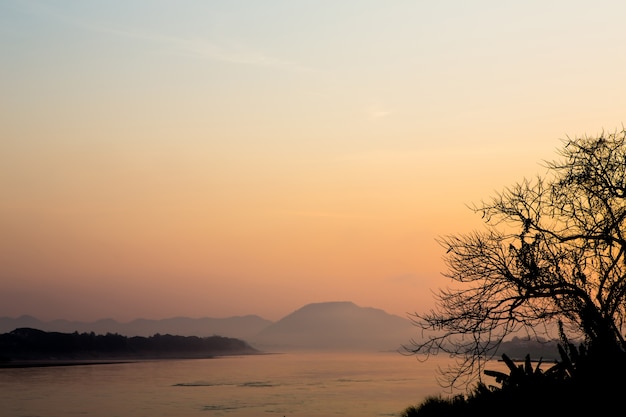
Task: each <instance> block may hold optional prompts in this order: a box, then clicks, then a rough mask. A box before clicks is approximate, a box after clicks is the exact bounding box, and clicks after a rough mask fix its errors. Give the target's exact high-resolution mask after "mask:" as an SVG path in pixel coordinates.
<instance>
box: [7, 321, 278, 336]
mask: <svg viewBox="0 0 626 417" xmlns="http://www.w3.org/2000/svg"><path fill="white" fill-rule="evenodd" d="M270 324H272V321H270V320H266V319H263V318H261V317H259V316H253V315H250V316H237V317H228V318H207V317H205V318H189V317H173V318H168V319H162V320H148V319H136V320H133V321H130V322H128V323H120V322H117V321H115V320H112V319H103V320H97V321H93V322H83V321H68V320H52V321H41V320H39V319H37V318H35V317H32V316H20V317H17V318H10V317H0V333H6V332H10V331H12V330H14V329H17V328H23V327H27V328H32V329H39V330H43V331H46V332H61V333H73V332H79V333H83V332H87V333H90V332H94V333H96V334H106V333H117V334H120V335H123V336H129V337H132V336H143V337H148V336H153V335H155V334H157V333H158V334H171V335H177V336H197V337H208V336H214V335H218V336H224V337H235V338H239V339H244V340H246V339H249V338H251V337H252V336H255V335H256V334H258V333H259V332H260V331H261V330H263V329H264V328H266V327H267V326H269V325H270Z"/></svg>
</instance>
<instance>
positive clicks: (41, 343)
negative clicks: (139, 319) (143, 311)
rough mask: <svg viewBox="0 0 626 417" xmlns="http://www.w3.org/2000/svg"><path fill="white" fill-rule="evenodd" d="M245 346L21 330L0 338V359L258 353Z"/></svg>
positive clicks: (218, 339)
mask: <svg viewBox="0 0 626 417" xmlns="http://www.w3.org/2000/svg"><path fill="white" fill-rule="evenodd" d="M255 352H256V350H255V349H253V348H252V347H251V346H249V345H248V344H247V343H246V342H244V341H242V340H239V339H233V338H228V337H222V336H211V337H204V338H201V337H195V336H173V335H169V334H167V335H160V334H158V333H157V334H155V335H154V336H150V337H140V336H133V337H126V336H122V335H119V334H112V333H107V334H106V335H96V334H94V333H93V332H91V333H78V332H74V333H59V332H44V331H42V330H37V329H30V328H20V329H15V330H13V331H12V332H9V333H4V334H0V358H3V361H4V362H7V361H10V360H32V359H39V360H41V359H59V358H64V359H85V358H91V359H94V358H113V357H117V358H119V357H125V358H136V357H140V358H146V357H152V358H154V357H178V356H180V355H181V354H182V355H184V356H186V357H187V356H198V357H201V356H204V357H207V356H210V355H224V354H233V353H237V354H241V353H255Z"/></svg>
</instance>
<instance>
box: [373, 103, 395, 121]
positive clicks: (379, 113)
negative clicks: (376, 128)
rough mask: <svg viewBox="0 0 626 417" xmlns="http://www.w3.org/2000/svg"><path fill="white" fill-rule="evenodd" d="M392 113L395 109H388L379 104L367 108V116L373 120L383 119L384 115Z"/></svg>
mask: <svg viewBox="0 0 626 417" xmlns="http://www.w3.org/2000/svg"><path fill="white" fill-rule="evenodd" d="M392 113H393V111H391V110H390V109H386V108H382V107H378V106H373V107H370V108H369V109H367V116H368V117H369V118H370V119H371V120H378V119H382V118H383V117H387V116H389V115H390V114H392Z"/></svg>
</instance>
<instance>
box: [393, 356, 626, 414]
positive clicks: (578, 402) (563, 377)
mask: <svg viewBox="0 0 626 417" xmlns="http://www.w3.org/2000/svg"><path fill="white" fill-rule="evenodd" d="M559 351H560V354H561V360H560V361H557V363H556V364H554V365H552V366H551V367H550V368H548V370H546V371H543V370H542V369H541V365H542V363H541V361H539V362H538V363H537V364H536V365H533V363H532V362H531V360H530V355H527V356H526V358H525V360H524V361H523V363H521V364H517V363H515V362H514V361H513V360H511V359H510V358H509V357H508V356H507V355H506V354H503V355H502V360H503V361H504V363H505V364H506V365H507V367H508V369H509V373H508V374H507V373H505V372H501V371H492V370H485V371H484V373H485V374H486V375H488V376H491V377H494V378H495V379H496V383H499V384H500V387H496V386H487V385H485V384H484V383H483V382H478V383H477V384H476V385H475V387H474V389H473V391H471V392H470V393H469V394H468V395H455V396H452V397H450V398H442V397H441V396H438V397H432V396H431V397H428V398H426V399H425V400H424V401H423V402H422V403H421V404H419V405H417V406H409V407H407V408H406V409H405V410H404V411H403V413H402V414H401V417H442V416H446V417H455V416H459V417H461V416H462V417H467V416H481V417H490V416H494V417H495V416H501V415H507V416H529V415H534V416H537V417H540V416H554V415H567V414H569V415H604V414H609V413H611V414H612V413H613V411H614V410H615V409H617V408H618V407H620V406H621V402H622V401H621V396H622V395H623V394H622V393H623V392H624V389H625V388H626V381H625V380H624V379H623V377H622V375H623V371H624V369H625V366H624V365H625V363H626V355H624V354H620V355H619V356H617V357H614V358H612V360H611V362H610V363H609V362H606V361H605V362H604V363H598V362H597V359H598V358H597V357H594V356H593V355H589V353H588V351H587V350H586V349H585V347H584V344H581V345H580V346H579V347H578V348H576V347H575V346H574V345H572V344H569V345H567V346H566V345H561V344H559Z"/></svg>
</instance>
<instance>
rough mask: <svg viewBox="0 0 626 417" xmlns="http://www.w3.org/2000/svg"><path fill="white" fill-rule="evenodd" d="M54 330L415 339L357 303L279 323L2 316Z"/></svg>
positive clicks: (383, 341) (311, 340)
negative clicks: (43, 319) (83, 320)
mask: <svg viewBox="0 0 626 417" xmlns="http://www.w3.org/2000/svg"><path fill="white" fill-rule="evenodd" d="M23 327H28V328H34V329H39V330H43V331H50V332H66V333H68V332H69V333H71V332H79V333H82V332H88V333H89V332H94V333H96V334H106V333H117V334H120V335H124V336H144V337H148V336H152V335H154V334H157V333H159V334H171V335H178V336H198V337H207V336H213V335H219V336H225V337H233V338H238V339H242V340H245V341H247V342H249V343H250V344H251V345H252V346H254V347H256V348H258V349H260V350H264V351H279V350H290V349H316V350H317V349H359V350H395V349H398V348H400V347H401V346H402V345H403V344H407V343H408V342H409V340H410V339H411V338H412V337H414V336H415V332H416V329H415V327H414V326H413V325H412V324H411V322H410V320H409V319H408V318H402V317H399V316H395V315H391V314H388V313H386V312H385V311H383V310H379V309H375V308H369V307H367V308H366V307H359V306H357V305H355V304H354V303H352V302H348V301H341V302H325V303H314V304H308V305H305V306H304V307H302V308H300V309H298V310H296V311H294V312H292V313H291V314H289V315H287V316H285V317H284V318H282V319H280V320H278V321H277V322H272V321H270V320H266V319H263V318H261V317H259V316H256V315H250V316H240V317H230V318H186V317H176V318H169V319H163V320H147V319H137V320H133V321H131V322H128V323H119V322H117V321H115V320H111V319H104V320H98V321H95V322H76V321H68V320H53V321H47V322H45V321H41V320H38V319H36V318H34V317H31V316H21V317H18V318H9V317H0V333H6V332H10V331H12V330H14V329H16V328H23Z"/></svg>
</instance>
